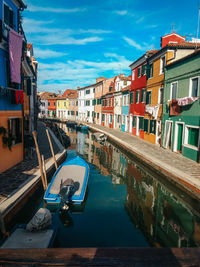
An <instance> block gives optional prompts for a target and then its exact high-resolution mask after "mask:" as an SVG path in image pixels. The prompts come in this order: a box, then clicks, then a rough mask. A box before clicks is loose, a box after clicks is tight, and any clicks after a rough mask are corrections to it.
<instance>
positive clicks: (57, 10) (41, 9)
mask: <svg viewBox="0 0 200 267" xmlns="http://www.w3.org/2000/svg"><path fill="white" fill-rule="evenodd" d="M27 10H28V11H31V12H53V13H77V12H84V11H86V8H71V9H68V8H53V7H41V6H34V5H28V7H27Z"/></svg>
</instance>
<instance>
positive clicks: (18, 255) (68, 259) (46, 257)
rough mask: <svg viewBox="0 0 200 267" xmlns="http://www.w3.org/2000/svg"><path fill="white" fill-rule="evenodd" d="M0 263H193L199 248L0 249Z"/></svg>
mask: <svg viewBox="0 0 200 267" xmlns="http://www.w3.org/2000/svg"><path fill="white" fill-rule="evenodd" d="M0 266H70V267H71V266H101V267H102V266H137V267H146V266H148V267H154V266H155V267H158V266H162V267H176V266H184V267H189V266H190V267H197V266H200V249H199V248H182V249H179V248H173V249H168V248H52V249H23V250H22V249H0Z"/></svg>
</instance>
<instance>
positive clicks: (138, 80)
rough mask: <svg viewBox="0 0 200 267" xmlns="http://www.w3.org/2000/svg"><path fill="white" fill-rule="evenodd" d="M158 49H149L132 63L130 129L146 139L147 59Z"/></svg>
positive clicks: (134, 133)
mask: <svg viewBox="0 0 200 267" xmlns="http://www.w3.org/2000/svg"><path fill="white" fill-rule="evenodd" d="M156 51H157V50H154V51H153V50H152V51H147V52H146V53H145V54H144V55H142V56H141V57H140V58H138V59H137V60H136V61H134V62H133V63H132V64H131V65H130V68H131V73H132V75H131V90H130V105H129V120H130V128H129V131H130V132H131V133H132V134H133V135H135V136H139V137H140V138H141V139H144V115H145V102H146V84H147V80H146V66H147V62H146V59H147V58H148V57H149V56H151V55H153V54H154V53H155V52H156Z"/></svg>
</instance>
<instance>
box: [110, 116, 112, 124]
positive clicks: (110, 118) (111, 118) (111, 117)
mask: <svg viewBox="0 0 200 267" xmlns="http://www.w3.org/2000/svg"><path fill="white" fill-rule="evenodd" d="M110 123H112V114H110Z"/></svg>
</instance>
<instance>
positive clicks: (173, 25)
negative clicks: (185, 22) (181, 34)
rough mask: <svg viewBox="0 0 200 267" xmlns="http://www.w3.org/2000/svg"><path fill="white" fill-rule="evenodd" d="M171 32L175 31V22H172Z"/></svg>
mask: <svg viewBox="0 0 200 267" xmlns="http://www.w3.org/2000/svg"><path fill="white" fill-rule="evenodd" d="M172 32H175V23H174V22H172Z"/></svg>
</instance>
